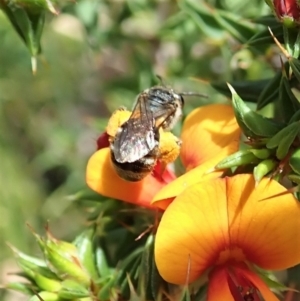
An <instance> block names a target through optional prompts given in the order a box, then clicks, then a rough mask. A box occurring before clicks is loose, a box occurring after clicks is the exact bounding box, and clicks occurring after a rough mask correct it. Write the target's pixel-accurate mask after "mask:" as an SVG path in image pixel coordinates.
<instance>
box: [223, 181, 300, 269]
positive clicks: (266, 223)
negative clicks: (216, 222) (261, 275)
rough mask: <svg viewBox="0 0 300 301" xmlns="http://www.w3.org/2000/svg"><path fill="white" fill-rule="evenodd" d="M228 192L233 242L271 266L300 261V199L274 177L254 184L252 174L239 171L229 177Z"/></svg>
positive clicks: (256, 260)
mask: <svg viewBox="0 0 300 301" xmlns="http://www.w3.org/2000/svg"><path fill="white" fill-rule="evenodd" d="M284 192H286V194H283V193H284ZM279 194H283V195H279ZM227 195H228V199H227V202H228V217H229V228H230V237H231V244H232V245H236V246H240V247H241V248H242V249H243V252H244V254H245V255H246V257H247V259H248V260H249V261H251V262H253V263H255V264H256V265H258V266H260V267H262V268H264V269H271V270H275V269H286V268H288V267H291V266H294V265H296V264H298V263H299V262H300V231H299V229H300V218H299V216H300V203H299V202H298V201H297V200H296V199H295V198H294V196H293V195H292V194H291V193H288V192H287V191H286V189H285V188H284V187H283V186H281V185H280V184H279V183H277V182H276V181H274V180H270V179H267V178H265V179H263V180H262V181H261V182H260V183H259V185H258V186H257V187H255V181H254V178H253V177H252V176H251V175H239V176H235V177H232V178H228V179H227ZM276 195H277V196H276Z"/></svg>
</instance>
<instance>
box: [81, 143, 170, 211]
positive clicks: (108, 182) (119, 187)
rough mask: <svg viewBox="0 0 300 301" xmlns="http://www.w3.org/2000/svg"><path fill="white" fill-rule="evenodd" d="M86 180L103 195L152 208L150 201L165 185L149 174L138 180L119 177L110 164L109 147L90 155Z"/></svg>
mask: <svg viewBox="0 0 300 301" xmlns="http://www.w3.org/2000/svg"><path fill="white" fill-rule="evenodd" d="M86 182H87V185H88V186H89V187H90V188H91V189H92V190H94V191H96V192H98V193H99V194H101V195H103V196H107V197H110V198H114V199H118V200H122V201H126V202H129V203H133V204H136V205H139V206H145V207H151V208H152V209H154V208H153V207H152V206H151V204H150V201H151V200H152V198H153V196H154V195H155V194H156V193H157V191H159V190H160V189H161V188H162V187H163V186H164V185H166V184H165V182H163V181H161V180H159V179H158V178H156V177H154V176H152V175H151V174H149V175H148V176H146V178H144V179H143V180H142V181H139V182H127V181H125V180H123V179H121V178H120V177H119V176H118V175H117V173H116V172H115V170H114V168H113V166H112V163H111V159H110V150H109V148H103V149H101V150H99V151H97V152H96V153H94V154H93V155H92V157H91V158H90V160H89V162H88V164H87V170H86Z"/></svg>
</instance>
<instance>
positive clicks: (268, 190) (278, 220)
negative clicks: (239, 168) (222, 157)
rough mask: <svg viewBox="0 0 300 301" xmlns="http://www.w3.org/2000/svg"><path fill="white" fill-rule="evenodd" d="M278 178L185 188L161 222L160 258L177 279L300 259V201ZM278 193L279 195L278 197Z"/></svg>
mask: <svg viewBox="0 0 300 301" xmlns="http://www.w3.org/2000/svg"><path fill="white" fill-rule="evenodd" d="M284 192H286V189H285V188H284V187H283V186H281V185H280V184H278V183H277V182H276V181H274V180H270V179H263V180H262V181H261V182H260V183H259V185H258V186H257V187H255V181H254V179H253V176H252V175H247V174H243V175H237V176H234V177H232V178H223V179H210V180H207V181H204V182H200V183H197V184H195V185H193V186H190V187H189V188H188V189H186V190H184V191H183V192H182V193H181V194H179V196H178V197H177V198H176V199H175V200H174V201H173V202H172V204H170V205H169V207H168V208H167V210H166V212H165V213H164V215H163V217H162V220H161V222H160V224H159V226H158V230H157V237H156V244H155V260H156V263H157V267H158V270H159V272H160V274H161V275H162V277H163V278H164V279H165V280H167V281H169V282H171V283H176V284H184V283H186V281H187V275H189V279H188V282H191V281H194V280H196V279H197V278H198V277H199V276H201V274H202V273H203V272H204V271H205V270H206V269H208V268H211V267H213V266H214V265H218V264H226V262H229V261H232V260H235V261H240V262H243V261H249V262H253V263H254V264H256V265H258V266H260V267H262V268H265V269H285V268H288V267H290V266H293V265H296V264H298V263H300V232H299V229H300V218H299V216H300V204H299V202H297V200H296V199H295V198H294V197H293V195H292V194H291V193H286V194H284V195H280V196H279V195H278V194H282V193H284ZM275 195H277V196H275Z"/></svg>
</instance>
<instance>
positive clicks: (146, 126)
mask: <svg viewBox="0 0 300 301" xmlns="http://www.w3.org/2000/svg"><path fill="white" fill-rule="evenodd" d="M146 97H147V96H146V95H143V94H142V95H140V96H139V98H138V100H137V103H136V105H135V107H134V109H133V112H132V114H131V116H130V118H129V119H128V121H127V122H125V123H124V124H123V125H122V127H121V130H120V131H119V133H118V134H117V135H116V137H115V140H114V144H113V146H114V155H115V159H116V160H117V161H118V162H120V163H124V162H128V163H131V162H135V161H137V160H139V159H141V158H143V157H144V156H146V155H147V154H148V153H149V152H150V151H151V150H152V149H153V148H154V147H155V146H156V143H157V141H156V138H155V132H156V130H155V121H154V118H153V114H152V111H151V110H150V108H149V106H148V104H147V98H146Z"/></svg>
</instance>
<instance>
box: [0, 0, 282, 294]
mask: <svg viewBox="0 0 300 301" xmlns="http://www.w3.org/2000/svg"><path fill="white" fill-rule="evenodd" d="M58 8H59V11H60V14H59V15H58V16H53V15H50V14H49V15H48V16H47V19H46V24H45V28H44V32H43V35H42V40H41V43H42V55H41V56H39V58H38V71H37V74H36V75H35V76H34V75H32V72H31V65H30V54H29V52H28V50H27V48H26V46H25V45H24V43H23V42H22V41H21V40H20V38H19V36H18V35H17V33H16V32H15V31H14V29H13V27H12V26H11V24H10V23H9V21H8V19H7V18H6V16H5V15H4V14H3V13H1V12H0V37H1V42H0V158H1V161H0V162H1V164H0V282H5V281H6V279H7V277H8V275H7V274H8V273H9V272H14V271H16V270H17V267H16V266H15V264H14V261H13V260H12V259H11V252H10V250H9V248H8V247H7V245H6V242H10V243H11V244H13V245H15V246H16V247H18V248H19V249H21V250H23V251H24V252H29V253H31V254H32V255H35V254H36V252H37V246H36V245H35V242H34V238H33V236H32V234H31V233H30V230H29V228H28V227H27V226H26V224H27V223H28V224H30V225H31V226H32V227H33V228H34V229H35V230H36V231H37V232H38V233H42V232H43V229H44V226H45V224H46V223H47V222H49V224H50V228H51V231H52V232H53V233H54V235H55V236H56V237H58V238H64V239H70V240H72V239H73V238H74V237H75V235H76V234H77V233H78V232H79V231H80V229H82V228H83V227H84V224H85V218H86V216H87V214H86V212H84V210H83V208H82V207H81V206H80V205H79V204H78V203H76V202H75V203H74V202H73V201H72V200H73V199H74V198H75V197H74V195H75V194H76V193H77V192H78V191H80V190H81V189H85V188H86V186H85V180H84V178H85V165H86V162H87V160H88V158H89V156H90V155H91V154H92V152H93V151H94V150H95V148H96V139H97V137H98V136H99V134H100V133H101V132H102V131H103V130H104V128H105V124H106V121H107V118H108V117H109V115H110V114H111V113H112V112H113V111H114V110H115V109H117V108H118V107H119V106H127V107H129V108H130V107H131V106H132V104H133V102H134V99H135V97H136V95H137V94H138V93H139V92H140V91H141V90H143V89H145V88H148V87H150V86H152V85H154V84H157V83H159V81H158V80H157V78H156V74H158V75H160V76H161V77H162V78H163V79H164V81H165V82H166V83H167V84H169V85H171V86H172V87H174V88H175V89H176V90H177V91H193V92H199V93H204V94H207V95H208V96H209V98H208V99H203V98H199V97H190V98H188V99H187V98H186V106H185V109H184V114H188V112H190V111H191V110H192V109H193V108H194V107H196V106H199V105H203V104H206V103H212V102H224V101H227V100H226V98H225V97H224V96H222V95H220V94H218V93H217V92H216V91H215V90H214V89H213V88H211V86H210V85H209V82H210V81H232V80H245V79H249V80H251V79H257V78H266V77H268V76H269V75H271V74H273V72H274V69H275V68H276V62H275V61H272V59H274V55H275V54H276V51H275V50H274V49H272V48H271V49H270V47H266V48H264V47H262V48H261V49H259V50H258V49H251V48H246V47H241V42H242V39H243V36H240V37H239V36H235V35H234V26H233V27H232V31H229V30H228V28H226V27H225V26H222V22H221V23H220V22H218V17H219V16H218V12H217V11H215V10H213V9H222V10H224V11H227V12H228V14H230V16H231V17H233V18H238V19H241V20H243V21H242V22H245V24H246V25H247V26H249V29H248V28H247V30H245V32H246V33H247V32H248V34H249V35H250V34H253V33H255V30H257V26H258V25H253V24H251V22H250V21H248V20H251V19H252V18H255V17H258V16H261V15H264V14H267V13H268V12H269V10H268V7H267V6H266V4H265V3H264V1H262V0H252V1H248V2H247V3H246V4H245V1H237V0H235V1H233V0H231V1H229V0H228V1H226V0H223V1H217V0H215V1H208V0H207V1H204V0H203V1H201V0H198V1H196V0H195V1H178V2H175V1H172V0H160V1H158V0H157V1H146V0H128V1H125V0H123V1H121V0H119V1H104V0H80V1H78V2H77V3H73V2H64V3H62V4H59V5H58ZM247 26H246V27H247ZM245 40H246V37H245ZM178 131H179V128H178V129H177V132H178ZM0 298H4V292H3V295H2V297H1V295H0Z"/></svg>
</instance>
